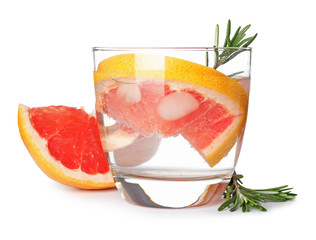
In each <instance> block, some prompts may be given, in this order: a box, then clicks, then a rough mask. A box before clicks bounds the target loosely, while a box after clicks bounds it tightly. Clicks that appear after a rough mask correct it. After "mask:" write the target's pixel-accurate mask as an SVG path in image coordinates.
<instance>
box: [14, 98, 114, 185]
mask: <svg viewBox="0 0 316 240" xmlns="http://www.w3.org/2000/svg"><path fill="white" fill-rule="evenodd" d="M18 125H19V131H20V134H21V138H22V140H23V142H24V144H25V146H26V148H27V149H28V151H29V152H30V154H31V156H32V157H33V159H34V161H35V162H36V164H37V165H38V166H39V167H40V168H41V169H42V171H43V172H44V173H45V174H46V175H47V176H48V177H50V178H52V179H53V180H55V181H57V182H59V183H62V184H65V185H68V186H72V187H76V188H80V189H105V188H112V187H114V186H115V184H114V181H113V178H112V174H111V172H110V170H109V166H108V163H107V155H106V154H104V152H103V149H102V145H101V141H100V136H99V131H98V125H97V121H96V119H95V118H94V117H93V116H89V115H88V114H87V113H86V112H84V111H83V110H82V109H77V108H73V107H65V106H49V107H38V108H29V107H27V106H24V105H22V104H20V105H19V110H18Z"/></svg>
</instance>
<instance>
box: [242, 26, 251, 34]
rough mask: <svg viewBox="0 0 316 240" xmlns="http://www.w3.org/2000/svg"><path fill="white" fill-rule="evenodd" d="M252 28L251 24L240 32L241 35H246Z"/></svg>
mask: <svg viewBox="0 0 316 240" xmlns="http://www.w3.org/2000/svg"><path fill="white" fill-rule="evenodd" d="M250 27H251V24H248V25H247V26H246V27H244V28H243V29H241V30H240V34H245V33H246V32H247V30H248V29H249V28H250Z"/></svg>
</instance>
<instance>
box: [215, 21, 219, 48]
mask: <svg viewBox="0 0 316 240" xmlns="http://www.w3.org/2000/svg"><path fill="white" fill-rule="evenodd" d="M218 44H219V25H218V24H216V28H215V42H214V46H215V47H218Z"/></svg>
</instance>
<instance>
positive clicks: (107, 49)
mask: <svg viewBox="0 0 316 240" xmlns="http://www.w3.org/2000/svg"><path fill="white" fill-rule="evenodd" d="M216 49H217V50H225V49H235V50H243V51H251V50H252V48H251V47H92V51H93V52H96V51H122V52H123V51H143V50H153V51H157V50H169V51H212V50H213V51H214V50H216Z"/></svg>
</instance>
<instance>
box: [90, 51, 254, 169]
mask: <svg viewBox="0 0 316 240" xmlns="http://www.w3.org/2000/svg"><path fill="white" fill-rule="evenodd" d="M94 81H95V85H96V95H97V96H98V99H99V102H100V105H101V106H103V112H104V113H105V114H107V115H108V116H109V117H111V118H113V119H115V120H116V121H118V122H120V123H122V124H124V125H127V126H129V127H130V128H133V129H134V130H136V131H138V132H140V133H141V134H142V135H145V136H151V135H152V134H155V133H157V134H158V135H159V136H160V137H171V136H177V135H182V136H183V137H184V138H185V139H186V140H187V141H188V142H189V143H190V144H191V145H192V146H193V147H194V148H195V149H196V150H197V151H198V152H199V153H200V154H201V155H202V156H203V157H204V159H205V160H206V161H207V162H208V163H209V165H210V166H211V167H214V166H215V165H216V164H217V163H218V162H219V161H220V160H221V159H222V158H223V157H224V156H225V155H226V154H227V153H228V152H229V151H230V150H231V148H232V147H233V146H234V145H235V143H236V141H237V139H238V138H239V137H240V136H241V133H242V131H243V129H244V127H245V123H246V117H247V108H248V93H247V92H246V91H245V89H244V88H243V86H242V85H241V84H239V83H238V82H237V81H236V80H235V79H233V78H230V77H227V76H226V75H224V74H223V73H221V72H219V71H217V70H215V69H212V68H209V67H205V66H203V65H200V64H197V63H193V62H189V61H186V60H182V59H178V58H174V57H168V56H157V55H149V54H122V55H116V56H113V57H110V58H107V59H105V60H103V61H102V62H101V63H100V64H99V66H98V69H97V71H95V72H94ZM126 83H127V84H126ZM100 96H101V97H100Z"/></svg>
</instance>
